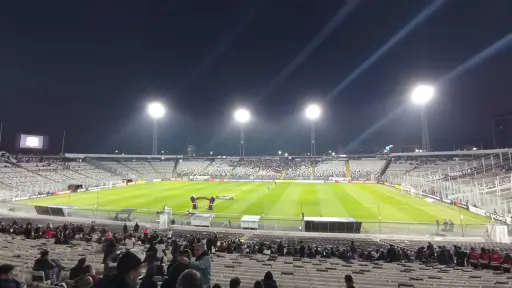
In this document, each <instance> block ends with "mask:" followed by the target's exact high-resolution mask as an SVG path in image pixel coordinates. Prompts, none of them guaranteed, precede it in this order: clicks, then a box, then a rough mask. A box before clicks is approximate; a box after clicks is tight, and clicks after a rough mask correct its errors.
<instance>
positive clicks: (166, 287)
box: [160, 250, 192, 288]
mask: <svg viewBox="0 0 512 288" xmlns="http://www.w3.org/2000/svg"><path fill="white" fill-rule="evenodd" d="M191 256H192V254H191V253H190V251H189V250H185V251H183V253H182V255H181V257H183V258H186V259H188V260H189V261H190V258H191ZM176 258H178V257H176ZM169 266H171V265H169ZM188 268H189V265H188V264H185V263H182V262H181V261H179V262H177V263H176V264H175V265H174V266H172V267H171V268H170V270H169V271H167V279H165V280H164V282H163V283H162V285H161V286H160V288H176V285H177V284H178V278H179V277H180V275H181V274H183V272H185V271H186V270H187V269H188Z"/></svg>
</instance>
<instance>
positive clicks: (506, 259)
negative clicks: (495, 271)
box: [501, 253, 512, 273]
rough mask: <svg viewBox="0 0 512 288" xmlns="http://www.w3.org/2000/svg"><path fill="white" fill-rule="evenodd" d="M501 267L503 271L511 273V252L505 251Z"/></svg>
mask: <svg viewBox="0 0 512 288" xmlns="http://www.w3.org/2000/svg"><path fill="white" fill-rule="evenodd" d="M501 267H502V268H503V272H505V273H510V268H511V267H512V257H510V254H508V253H505V255H504V256H503V260H501Z"/></svg>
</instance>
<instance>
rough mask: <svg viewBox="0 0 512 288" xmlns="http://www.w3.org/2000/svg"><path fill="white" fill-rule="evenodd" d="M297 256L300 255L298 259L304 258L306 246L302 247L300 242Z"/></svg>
mask: <svg viewBox="0 0 512 288" xmlns="http://www.w3.org/2000/svg"><path fill="white" fill-rule="evenodd" d="M299 255H300V258H304V257H305V256H306V246H304V244H303V243H302V241H300V247H299Z"/></svg>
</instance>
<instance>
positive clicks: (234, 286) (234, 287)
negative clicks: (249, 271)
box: [229, 277, 242, 288]
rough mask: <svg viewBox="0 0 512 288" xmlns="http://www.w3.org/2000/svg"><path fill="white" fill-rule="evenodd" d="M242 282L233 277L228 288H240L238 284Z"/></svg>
mask: <svg viewBox="0 0 512 288" xmlns="http://www.w3.org/2000/svg"><path fill="white" fill-rule="evenodd" d="M241 283H242V282H241V281H240V278H238V277H233V278H231V280H229V288H240V284H241Z"/></svg>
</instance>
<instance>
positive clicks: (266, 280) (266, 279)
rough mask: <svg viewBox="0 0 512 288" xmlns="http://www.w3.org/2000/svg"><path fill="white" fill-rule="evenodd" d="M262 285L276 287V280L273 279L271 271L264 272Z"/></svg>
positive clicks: (269, 287) (270, 287)
mask: <svg viewBox="0 0 512 288" xmlns="http://www.w3.org/2000/svg"><path fill="white" fill-rule="evenodd" d="M261 281H262V282H263V287H264V288H277V282H276V280H274V275H272V272H270V271H267V273H265V276H263V280H261Z"/></svg>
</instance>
